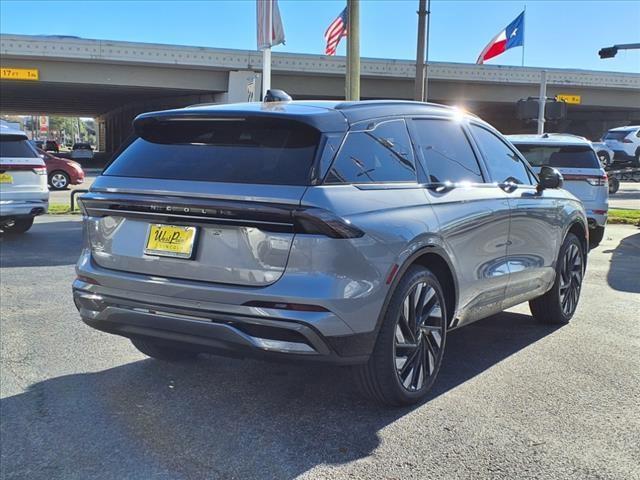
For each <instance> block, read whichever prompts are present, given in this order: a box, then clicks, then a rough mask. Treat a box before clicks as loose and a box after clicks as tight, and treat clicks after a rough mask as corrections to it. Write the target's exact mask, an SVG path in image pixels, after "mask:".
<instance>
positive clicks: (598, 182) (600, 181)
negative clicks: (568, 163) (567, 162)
mask: <svg viewBox="0 0 640 480" xmlns="http://www.w3.org/2000/svg"><path fill="white" fill-rule="evenodd" d="M563 177H564V179H565V180H578V181H585V182H587V183H588V184H589V185H591V186H593V187H603V186H605V185H607V175H606V174H605V175H601V176H598V177H594V176H591V175H569V174H568V175H563Z"/></svg>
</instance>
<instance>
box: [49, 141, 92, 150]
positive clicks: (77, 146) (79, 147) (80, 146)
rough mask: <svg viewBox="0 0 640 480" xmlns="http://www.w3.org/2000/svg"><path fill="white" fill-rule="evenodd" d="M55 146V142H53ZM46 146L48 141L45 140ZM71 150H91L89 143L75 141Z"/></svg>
mask: <svg viewBox="0 0 640 480" xmlns="http://www.w3.org/2000/svg"><path fill="white" fill-rule="evenodd" d="M53 145H54V146H55V144H53ZM47 146H49V142H47ZM73 150H91V145H89V144H88V143H76V144H75V145H74V146H73Z"/></svg>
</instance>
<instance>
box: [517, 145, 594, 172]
mask: <svg viewBox="0 0 640 480" xmlns="http://www.w3.org/2000/svg"><path fill="white" fill-rule="evenodd" d="M516 148H517V149H518V150H520V152H521V153H522V154H523V155H524V156H525V158H526V159H527V161H528V162H529V164H530V165H531V166H532V167H543V166H549V167H554V168H600V163H599V162H598V157H597V156H596V154H595V152H594V151H593V149H592V148H591V147H588V146H581V145H568V146H551V145H518V144H516Z"/></svg>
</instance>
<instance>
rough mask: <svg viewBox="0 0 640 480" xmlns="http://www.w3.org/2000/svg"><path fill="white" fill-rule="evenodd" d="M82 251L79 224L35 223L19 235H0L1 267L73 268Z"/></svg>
mask: <svg viewBox="0 0 640 480" xmlns="http://www.w3.org/2000/svg"><path fill="white" fill-rule="evenodd" d="M81 249H82V222H79V221H78V222H74V221H56V222H43V223H35V224H34V225H33V227H31V230H29V231H28V232H26V233H24V234H21V235H7V234H0V267H2V268H6V267H44V266H58V265H73V264H75V263H76V261H77V260H78V257H79V256H80V250H81Z"/></svg>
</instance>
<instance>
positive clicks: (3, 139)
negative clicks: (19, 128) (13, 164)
mask: <svg viewBox="0 0 640 480" xmlns="http://www.w3.org/2000/svg"><path fill="white" fill-rule="evenodd" d="M37 156H38V155H37V154H36V152H35V150H34V149H33V147H32V146H31V145H29V142H28V141H27V140H25V139H24V137H17V136H13V135H0V157H14V158H36V157H37Z"/></svg>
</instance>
